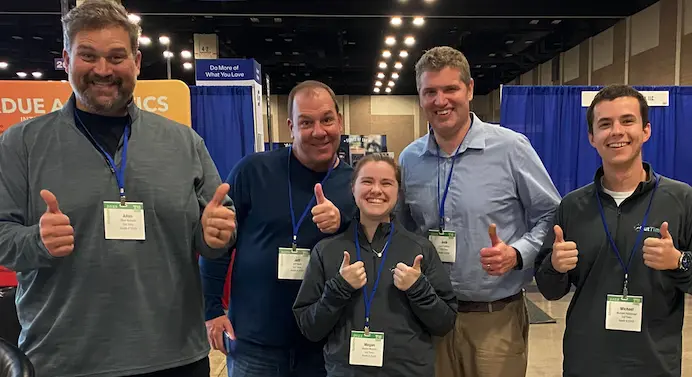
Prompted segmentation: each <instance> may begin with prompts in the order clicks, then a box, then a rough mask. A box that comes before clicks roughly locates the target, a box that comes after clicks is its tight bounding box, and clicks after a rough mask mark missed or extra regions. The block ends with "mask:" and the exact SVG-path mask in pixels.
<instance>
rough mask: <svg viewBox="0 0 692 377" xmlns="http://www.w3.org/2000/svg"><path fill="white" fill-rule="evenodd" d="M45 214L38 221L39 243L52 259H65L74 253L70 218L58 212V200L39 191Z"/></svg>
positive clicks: (49, 193) (51, 194) (48, 192)
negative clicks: (41, 243) (44, 205)
mask: <svg viewBox="0 0 692 377" xmlns="http://www.w3.org/2000/svg"><path fill="white" fill-rule="evenodd" d="M41 199H43V201H44V202H45V203H46V212H45V213H44V214H43V215H42V216H41V219H40V220H39V222H38V224H39V229H40V234H41V242H43V245H44V246H45V247H46V249H47V250H48V253H49V254H50V255H52V256H54V257H65V256H68V255H70V254H72V252H73V251H74V229H73V228H72V225H70V218H69V217H67V216H66V215H65V214H63V213H62V212H60V208H59V207H58V199H57V198H56V197H55V195H53V193H52V192H50V191H48V190H41Z"/></svg>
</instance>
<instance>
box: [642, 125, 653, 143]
mask: <svg viewBox="0 0 692 377" xmlns="http://www.w3.org/2000/svg"><path fill="white" fill-rule="evenodd" d="M650 137H651V122H649V123H647V124H646V126H644V140H643V141H642V142H643V143H646V142H647V141H649V138H650Z"/></svg>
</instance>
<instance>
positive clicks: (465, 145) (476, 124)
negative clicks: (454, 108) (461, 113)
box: [420, 113, 486, 157]
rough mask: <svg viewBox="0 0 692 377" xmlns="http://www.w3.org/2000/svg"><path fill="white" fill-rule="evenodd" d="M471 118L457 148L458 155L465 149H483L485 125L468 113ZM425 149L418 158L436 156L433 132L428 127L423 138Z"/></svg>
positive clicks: (474, 115)
mask: <svg viewBox="0 0 692 377" xmlns="http://www.w3.org/2000/svg"><path fill="white" fill-rule="evenodd" d="M470 116H471V128H470V129H469V131H468V133H467V134H466V137H465V138H464V141H463V142H462V145H461V148H459V152H458V154H461V153H464V151H465V150H466V149H485V139H486V134H485V127H486V124H485V122H483V121H482V120H480V119H479V118H478V116H476V114H474V113H470ZM425 138H426V139H425V140H424V141H425V143H426V147H425V148H423V150H422V151H421V153H420V157H422V156H424V155H426V154H427V155H431V156H437V142H436V141H435V136H434V134H433V130H432V128H431V127H430V125H428V134H427V135H426V136H425Z"/></svg>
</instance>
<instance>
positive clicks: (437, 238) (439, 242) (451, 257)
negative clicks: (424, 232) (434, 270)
mask: <svg viewBox="0 0 692 377" xmlns="http://www.w3.org/2000/svg"><path fill="white" fill-rule="evenodd" d="M428 239H429V240H430V242H432V244H433V245H435V249H436V250H437V254H438V255H439V256H440V259H441V260H442V262H445V263H454V262H456V260H457V235H456V233H455V232H453V231H451V230H445V231H442V232H440V231H439V230H431V231H430V232H429V233H428Z"/></svg>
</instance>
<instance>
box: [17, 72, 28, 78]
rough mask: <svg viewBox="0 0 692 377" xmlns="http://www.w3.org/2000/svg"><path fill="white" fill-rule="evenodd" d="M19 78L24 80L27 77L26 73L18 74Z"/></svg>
mask: <svg viewBox="0 0 692 377" xmlns="http://www.w3.org/2000/svg"><path fill="white" fill-rule="evenodd" d="M17 76H19V78H22V79H23V78H25V77H26V72H17Z"/></svg>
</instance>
